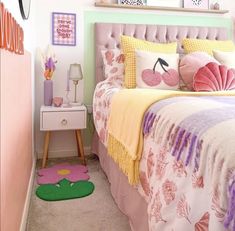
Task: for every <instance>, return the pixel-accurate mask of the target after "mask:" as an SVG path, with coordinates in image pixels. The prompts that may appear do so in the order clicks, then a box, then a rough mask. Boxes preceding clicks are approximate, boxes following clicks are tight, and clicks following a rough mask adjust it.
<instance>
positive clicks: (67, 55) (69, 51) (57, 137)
mask: <svg viewBox="0 0 235 231" xmlns="http://www.w3.org/2000/svg"><path fill="white" fill-rule="evenodd" d="M12 1H13V0H12ZM34 1H35V5H34V7H35V9H36V10H35V25H36V27H35V44H36V47H40V48H41V49H45V48H46V47H47V45H48V44H51V13H52V12H68V13H76V15H77V46H76V47H68V46H53V49H54V51H55V53H56V57H57V59H58V63H57V64H56V71H55V74H54V77H53V81H54V96H63V97H65V87H66V72H67V69H68V67H69V64H70V63H74V62H77V63H81V64H82V65H83V57H84V42H85V41H84V38H83V37H84V33H83V29H84V28H83V24H84V23H83V13H84V10H96V11H100V10H101V11H112V10H114V9H112V8H110V9H108V8H96V7H94V2H95V1H94V0H86V1H74V0H57V1H48V0H34ZM233 5H234V6H233V7H232V9H231V0H224V1H223V8H224V9H230V10H231V12H232V14H233V15H234V14H235V4H233ZM115 11H119V12H121V11H122V9H115ZM131 11H132V10H125V12H131ZM132 12H133V11H132ZM138 12H140V13H143V14H148V13H156V14H161V12H156V11H138ZM164 14H182V13H172V12H164ZM185 15H192V14H191V13H188V14H187V13H185ZM195 15H198V14H195ZM198 16H199V15H198ZM208 16H210V15H208ZM213 16H214V15H213ZM230 16H231V13H229V14H227V15H225V16H224V15H222V16H221V17H230ZM35 63H36V68H35V85H36V90H35V94H36V100H35V134H36V135H35V137H36V152H37V153H39V154H40V155H41V154H42V151H43V142H44V140H43V138H44V134H43V132H40V130H39V114H40V113H39V110H40V106H41V105H42V104H43V80H44V78H43V70H42V69H41V67H40V64H39V59H38V57H37V56H36V62H35ZM79 84H80V85H79V88H78V97H79V98H80V99H83V82H82V81H81V82H80V83H79ZM72 95H73V91H72V92H71V93H70V96H71V97H72ZM49 149H50V153H49V156H50V157H52V156H61V155H68V156H69V155H76V143H75V135H74V133H73V132H54V133H53V134H52V137H51V142H50V147H49Z"/></svg>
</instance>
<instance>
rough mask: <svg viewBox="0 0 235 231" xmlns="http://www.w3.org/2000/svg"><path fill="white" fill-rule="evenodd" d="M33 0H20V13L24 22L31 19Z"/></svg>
mask: <svg viewBox="0 0 235 231" xmlns="http://www.w3.org/2000/svg"><path fill="white" fill-rule="evenodd" d="M30 5H31V0H19V6H20V13H21V16H22V18H23V19H24V20H26V19H28V18H29V13H30Z"/></svg>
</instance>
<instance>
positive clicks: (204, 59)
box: [179, 52, 219, 90]
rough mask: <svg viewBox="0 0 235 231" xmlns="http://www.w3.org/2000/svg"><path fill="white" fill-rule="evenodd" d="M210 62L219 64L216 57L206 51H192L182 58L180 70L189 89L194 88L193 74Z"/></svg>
mask: <svg viewBox="0 0 235 231" xmlns="http://www.w3.org/2000/svg"><path fill="white" fill-rule="evenodd" d="M210 62H215V63H218V64H219V62H218V61H217V60H216V59H215V58H213V57H212V56H210V55H208V54H207V53H205V52H192V53H190V54H187V55H185V56H184V57H183V58H182V59H181V61H180V65H179V72H180V75H181V78H182V80H183V82H184V84H185V85H186V86H187V88H188V90H193V76H194V75H195V73H197V71H198V70H199V68H201V67H203V66H205V65H206V64H207V63H210Z"/></svg>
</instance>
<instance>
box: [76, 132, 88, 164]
mask: <svg viewBox="0 0 235 231" xmlns="http://www.w3.org/2000/svg"><path fill="white" fill-rule="evenodd" d="M76 138H77V143H78V149H79V151H80V155H81V159H82V162H83V164H84V165H86V160H85V155H84V148H83V142H82V135H81V130H76Z"/></svg>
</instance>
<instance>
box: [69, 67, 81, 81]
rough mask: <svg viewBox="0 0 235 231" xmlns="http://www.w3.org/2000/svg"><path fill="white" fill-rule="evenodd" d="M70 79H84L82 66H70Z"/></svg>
mask: <svg viewBox="0 0 235 231" xmlns="http://www.w3.org/2000/svg"><path fill="white" fill-rule="evenodd" d="M69 79H71V80H81V79H83V75H82V67H81V64H77V63H73V64H70V67H69Z"/></svg>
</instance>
